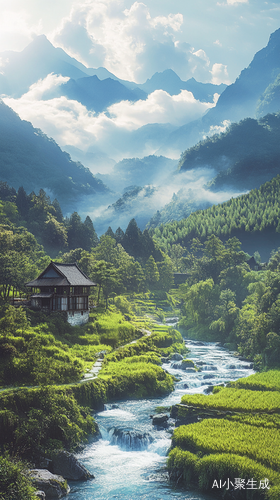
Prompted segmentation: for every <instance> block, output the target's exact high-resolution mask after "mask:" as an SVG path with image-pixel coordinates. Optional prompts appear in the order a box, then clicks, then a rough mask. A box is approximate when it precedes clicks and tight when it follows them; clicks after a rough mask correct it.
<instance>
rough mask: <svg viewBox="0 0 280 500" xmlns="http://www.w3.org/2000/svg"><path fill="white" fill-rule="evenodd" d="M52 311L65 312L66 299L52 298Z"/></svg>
mask: <svg viewBox="0 0 280 500" xmlns="http://www.w3.org/2000/svg"><path fill="white" fill-rule="evenodd" d="M53 311H67V297H59V296H58V297H54V298H53Z"/></svg>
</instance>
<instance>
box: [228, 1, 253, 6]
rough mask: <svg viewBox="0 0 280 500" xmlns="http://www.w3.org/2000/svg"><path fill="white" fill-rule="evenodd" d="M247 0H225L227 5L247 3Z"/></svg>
mask: <svg viewBox="0 0 280 500" xmlns="http://www.w3.org/2000/svg"><path fill="white" fill-rule="evenodd" d="M248 2H249V0H227V4H228V5H235V4H238V3H248Z"/></svg>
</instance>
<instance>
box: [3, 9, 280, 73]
mask: <svg viewBox="0 0 280 500" xmlns="http://www.w3.org/2000/svg"><path fill="white" fill-rule="evenodd" d="M0 8H1V11H0V12H1V16H0V52H2V51H4V50H21V49H22V48H23V47H24V46H26V45H27V44H28V43H29V42H30V41H31V40H32V37H33V36H34V35H36V34H42V33H44V34H46V35H47V36H48V38H49V39H50V40H51V41H52V42H53V43H54V44H55V45H56V46H61V47H63V48H64V49H65V50H66V51H67V52H68V53H70V54H71V55H74V56H75V57H77V58H78V59H79V60H82V61H83V62H84V63H85V64H86V65H87V66H90V67H99V66H105V67H107V69H109V70H110V71H112V72H114V73H115V74H116V75H117V76H119V77H121V78H126V79H129V80H134V81H137V82H140V83H141V82H143V81H145V80H146V79H147V78H149V77H151V76H152V74H153V73H154V72H155V71H163V70H164V69H166V68H172V69H174V70H175V71H176V72H177V73H178V74H179V76H180V77H181V78H182V79H184V80H186V79H188V78H190V77H192V76H194V77H195V78H196V79H197V80H200V81H212V82H216V83H219V82H220V81H224V82H226V83H229V82H232V81H234V80H235V79H236V77H237V76H238V75H239V73H240V71H241V70H242V69H243V68H244V67H246V66H248V64H249V63H250V61H251V60H252V57H253V56H254V54H255V53H256V52H257V51H258V50H260V49H261V48H262V47H264V46H265V45H266V44H267V42H268V39H269V35H270V34H271V33H272V32H273V31H275V30H276V29H278V28H280V5H279V0H278V1H277V2H275V1H270V0H268V1H263V0H220V1H217V0H172V1H170V0H161V1H158V0H146V1H143V2H133V1H131V0H91V1H88V0H84V1H73V2H71V1H69V0H48V2H46V1H45V0H24V1H23V0H10V1H9V2H7V1H6V0H5V1H4V0H0Z"/></svg>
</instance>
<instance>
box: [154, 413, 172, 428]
mask: <svg viewBox="0 0 280 500" xmlns="http://www.w3.org/2000/svg"><path fill="white" fill-rule="evenodd" d="M168 418H169V417H168V415H166V413H159V414H158V415H154V416H153V420H152V423H153V425H158V426H160V427H166V426H167V421H168Z"/></svg>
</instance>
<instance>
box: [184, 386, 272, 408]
mask: <svg viewBox="0 0 280 500" xmlns="http://www.w3.org/2000/svg"><path fill="white" fill-rule="evenodd" d="M181 402H182V404H185V405H192V406H196V407H198V408H215V409H217V410H230V411H240V412H250V413H251V412H265V413H268V412H274V413H280V392H278V391H266V392H262V391H251V390H245V389H232V388H227V387H226V388H223V389H221V390H219V392H217V393H216V394H215V393H214V394H211V395H209V396H206V395H204V394H193V395H192V394H185V395H184V396H183V397H182V400H181Z"/></svg>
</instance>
